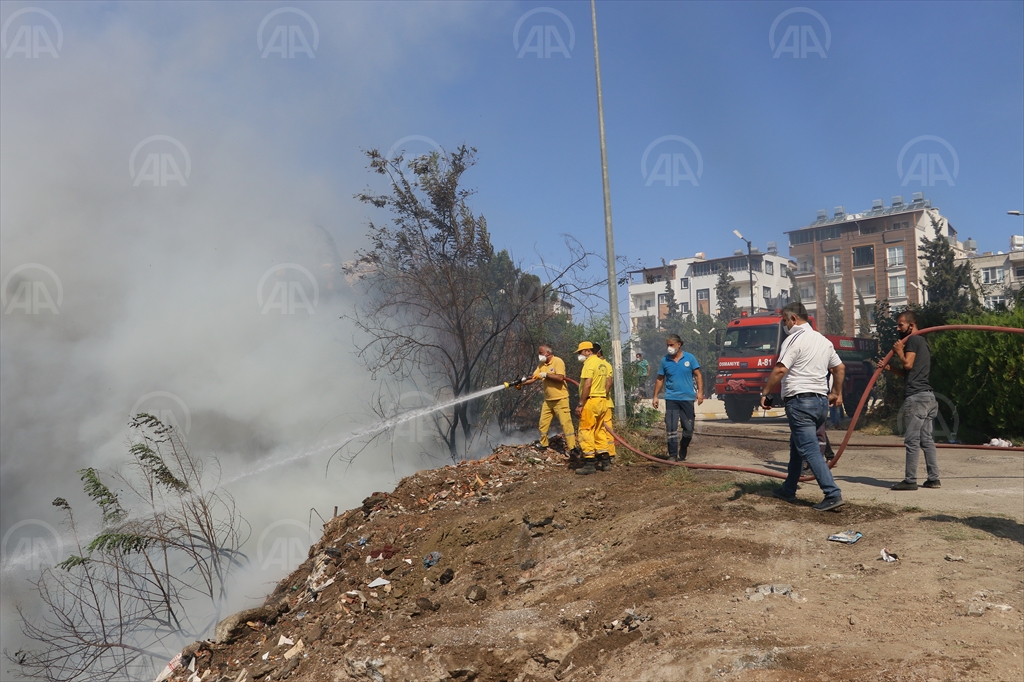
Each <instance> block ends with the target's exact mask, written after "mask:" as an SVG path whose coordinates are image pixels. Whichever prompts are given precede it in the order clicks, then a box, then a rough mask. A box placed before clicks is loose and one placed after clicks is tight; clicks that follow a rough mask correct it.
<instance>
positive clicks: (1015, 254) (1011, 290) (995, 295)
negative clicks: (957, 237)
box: [956, 234, 1024, 310]
mask: <svg viewBox="0 0 1024 682" xmlns="http://www.w3.org/2000/svg"><path fill="white" fill-rule="evenodd" d="M964 248H965V249H966V256H965V257H963V258H957V259H956V262H957V263H958V264H959V263H963V262H965V261H969V262H970V263H971V267H972V268H973V269H974V279H975V282H976V283H977V285H978V293H979V295H980V297H981V300H982V303H984V304H985V307H986V308H989V309H990V310H991V309H993V308H998V307H999V306H1001V305H1005V306H1008V307H1011V308H1012V307H1013V301H1014V297H1015V296H1016V295H1017V292H1018V291H1020V289H1021V286H1022V285H1024V236H1022V235H1019V234H1015V235H1011V236H1010V250H1009V251H1008V252H1007V253H1003V252H1002V251H997V252H996V253H992V252H991V251H986V252H984V253H978V251H977V244H976V243H975V242H974V240H973V239H968V240H967V241H965V242H964Z"/></svg>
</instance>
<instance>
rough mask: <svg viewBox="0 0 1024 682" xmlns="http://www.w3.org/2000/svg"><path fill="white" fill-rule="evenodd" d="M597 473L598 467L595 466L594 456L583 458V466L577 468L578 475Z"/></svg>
mask: <svg viewBox="0 0 1024 682" xmlns="http://www.w3.org/2000/svg"><path fill="white" fill-rule="evenodd" d="M596 473H597V467H596V466H594V459H593V458H590V459H585V460H583V466H581V467H580V468H579V469H577V470H576V475H577V476H589V475H590V474H596Z"/></svg>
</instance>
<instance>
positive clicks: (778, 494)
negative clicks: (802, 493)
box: [772, 488, 796, 502]
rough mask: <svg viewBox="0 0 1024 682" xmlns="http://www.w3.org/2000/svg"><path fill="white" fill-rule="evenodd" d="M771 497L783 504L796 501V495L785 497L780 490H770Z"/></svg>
mask: <svg viewBox="0 0 1024 682" xmlns="http://www.w3.org/2000/svg"><path fill="white" fill-rule="evenodd" d="M772 497H774V498H777V499H780V500H782V501H784V502H795V501H796V495H787V494H786V493H784V492H782V488H774V489H772Z"/></svg>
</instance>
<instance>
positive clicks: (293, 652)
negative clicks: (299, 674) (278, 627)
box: [284, 639, 306, 660]
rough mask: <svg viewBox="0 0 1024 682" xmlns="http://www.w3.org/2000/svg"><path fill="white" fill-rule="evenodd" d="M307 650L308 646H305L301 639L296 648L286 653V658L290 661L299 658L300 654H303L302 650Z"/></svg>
mask: <svg viewBox="0 0 1024 682" xmlns="http://www.w3.org/2000/svg"><path fill="white" fill-rule="evenodd" d="M305 648H306V645H305V644H303V643H302V640H301V639H300V640H299V641H298V642H296V643H295V646H293V647H292V648H291V649H289V650H288V651H286V652H284V657H285V658H286V659H288V660H291V659H292V658H294V657H295V656H297V655H299V654H300V653H302V650H303V649H305Z"/></svg>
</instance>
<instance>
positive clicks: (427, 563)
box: [423, 552, 442, 568]
mask: <svg viewBox="0 0 1024 682" xmlns="http://www.w3.org/2000/svg"><path fill="white" fill-rule="evenodd" d="M441 556H442V554H441V553H440V552H431V553H430V554H428V555H427V556H425V557H423V568H430V567H431V566H434V565H435V564H436V563H437V562H438V561H440V560H441Z"/></svg>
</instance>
